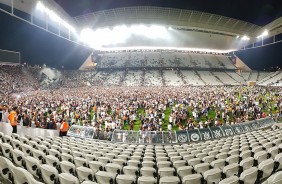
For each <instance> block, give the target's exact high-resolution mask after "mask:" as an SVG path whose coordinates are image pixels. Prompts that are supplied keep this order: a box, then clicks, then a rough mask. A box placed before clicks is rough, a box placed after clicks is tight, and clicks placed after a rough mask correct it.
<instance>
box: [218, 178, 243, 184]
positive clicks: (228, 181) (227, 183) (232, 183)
mask: <svg viewBox="0 0 282 184" xmlns="http://www.w3.org/2000/svg"><path fill="white" fill-rule="evenodd" d="M219 184H239V178H238V177H237V176H231V177H229V178H225V179H223V180H221V181H220V182H219Z"/></svg>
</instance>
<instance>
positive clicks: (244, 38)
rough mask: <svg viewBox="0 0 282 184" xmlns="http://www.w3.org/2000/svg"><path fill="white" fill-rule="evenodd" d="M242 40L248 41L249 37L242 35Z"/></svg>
mask: <svg viewBox="0 0 282 184" xmlns="http://www.w3.org/2000/svg"><path fill="white" fill-rule="evenodd" d="M242 40H250V37H248V36H246V35H244V36H243V37H242Z"/></svg>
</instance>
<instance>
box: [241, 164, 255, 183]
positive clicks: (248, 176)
mask: <svg viewBox="0 0 282 184" xmlns="http://www.w3.org/2000/svg"><path fill="white" fill-rule="evenodd" d="M257 176H258V168H256V167H251V168H249V169H247V170H245V171H243V172H242V173H241V175H240V180H241V181H243V182H244V184H254V183H255V182H256V180H257Z"/></svg>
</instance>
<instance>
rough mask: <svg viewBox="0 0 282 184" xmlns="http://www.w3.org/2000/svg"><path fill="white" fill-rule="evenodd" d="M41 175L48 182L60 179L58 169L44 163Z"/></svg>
mask: <svg viewBox="0 0 282 184" xmlns="http://www.w3.org/2000/svg"><path fill="white" fill-rule="evenodd" d="M40 170H41V177H42V179H43V181H44V183H46V184H55V183H56V182H57V179H58V171H57V169H56V168H55V167H53V166H50V165H47V164H43V165H41V166H40Z"/></svg>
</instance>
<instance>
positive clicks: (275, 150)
mask: <svg viewBox="0 0 282 184" xmlns="http://www.w3.org/2000/svg"><path fill="white" fill-rule="evenodd" d="M267 153H268V154H269V155H270V156H271V158H272V159H274V158H275V156H276V155H278V153H279V148H278V147H277V146H274V147H271V148H269V149H268V150H267Z"/></svg>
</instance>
